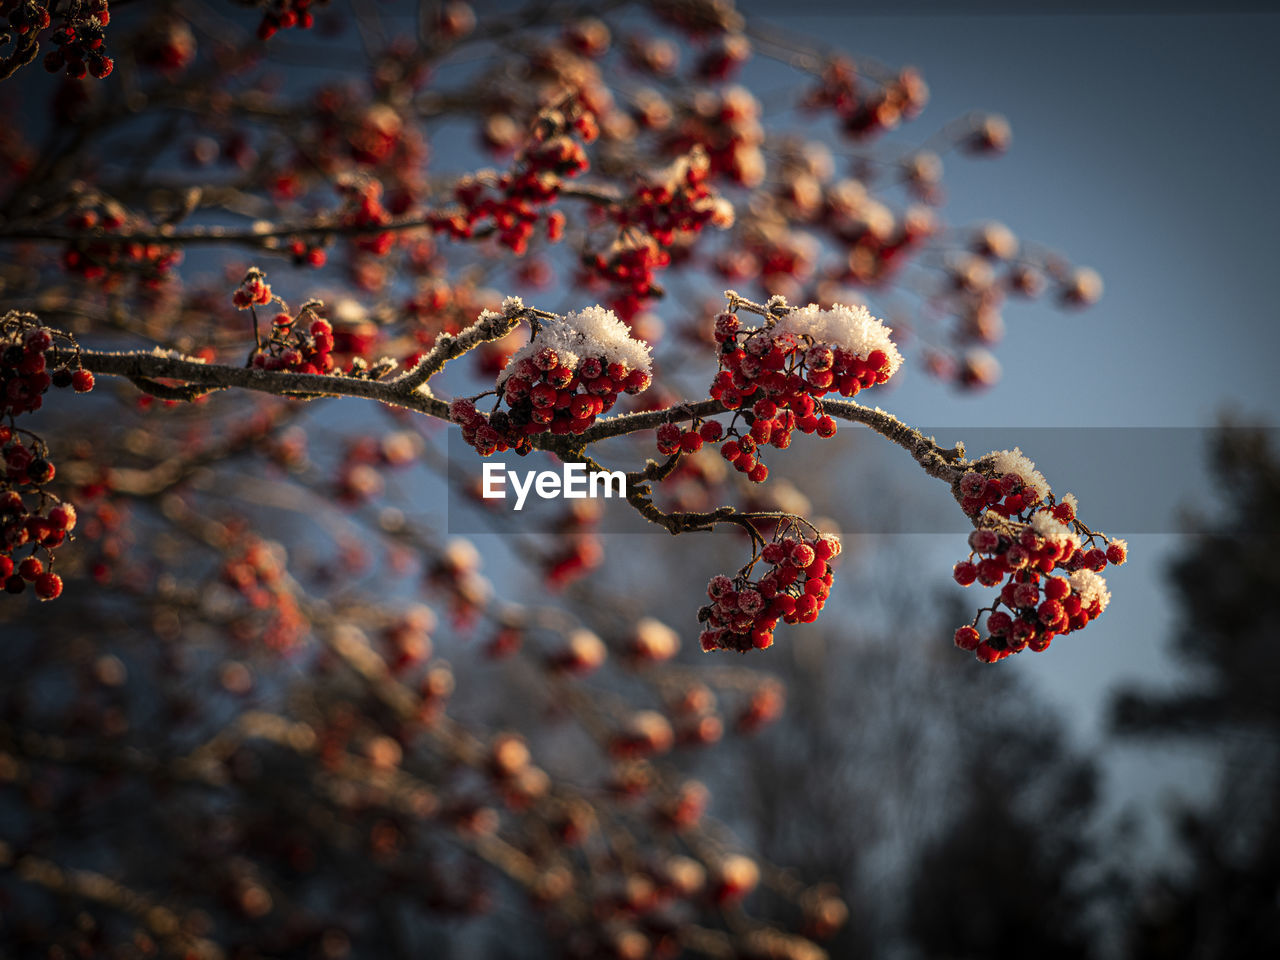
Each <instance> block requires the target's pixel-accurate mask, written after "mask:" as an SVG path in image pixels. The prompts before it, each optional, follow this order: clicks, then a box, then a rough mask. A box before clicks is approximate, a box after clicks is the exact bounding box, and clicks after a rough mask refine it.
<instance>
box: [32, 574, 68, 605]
mask: <svg viewBox="0 0 1280 960" xmlns="http://www.w3.org/2000/svg"><path fill="white" fill-rule="evenodd" d="M61 595H62V578H61V577H60V576H58V575H57V574H56V573H44V574H41V575H40V576H39V577H38V578H37V579H36V596H38V597H39V598H40V599H41V600H53V599H55V598H57V597H59V596H61Z"/></svg>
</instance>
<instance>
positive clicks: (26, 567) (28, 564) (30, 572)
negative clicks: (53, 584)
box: [18, 557, 44, 583]
mask: <svg viewBox="0 0 1280 960" xmlns="http://www.w3.org/2000/svg"><path fill="white" fill-rule="evenodd" d="M42 573H44V564H43V563H41V562H40V558H39V557H27V559H25V560H23V561H22V563H20V564H18V576H20V577H22V579H23V580H26V581H28V582H29V583H34V582H35V580H36V578H37V577H39V576H40V574H42Z"/></svg>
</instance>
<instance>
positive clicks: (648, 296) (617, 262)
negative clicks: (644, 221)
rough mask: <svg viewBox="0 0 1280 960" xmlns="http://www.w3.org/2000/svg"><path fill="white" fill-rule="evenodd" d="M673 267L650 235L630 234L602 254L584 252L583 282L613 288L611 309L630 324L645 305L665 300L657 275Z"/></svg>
mask: <svg viewBox="0 0 1280 960" xmlns="http://www.w3.org/2000/svg"><path fill="white" fill-rule="evenodd" d="M670 265H671V252H670V251H669V250H666V249H664V248H663V247H662V246H661V244H659V243H658V241H657V240H655V239H654V238H653V237H651V236H649V235H648V234H645V233H642V232H640V231H637V230H631V231H627V232H626V233H624V234H623V235H622V236H621V237H619V238H618V239H617V240H615V241H614V242H613V243H612V244H610V245H609V246H608V247H607V248H605V249H604V250H602V251H599V252H597V253H591V252H590V251H583V254H582V267H583V276H582V278H581V279H582V282H583V283H584V284H586V283H591V282H592V281H602V282H603V283H605V284H607V285H608V286H610V287H612V288H613V295H612V296H611V297H610V299H609V305H610V306H611V307H612V308H613V309H614V310H616V311H617V312H618V315H619V316H621V317H622V318H623V319H625V320H626V321H627V322H628V323H630V322H632V321H633V320H634V319H635V318H636V316H637V315H639V313H640V312H641V310H643V309H644V305H645V303H647V302H648V301H649V300H652V299H654V298H655V297H660V296H662V293H663V291H662V287H661V286H659V285H658V282H657V280H656V276H657V272H658V271H659V270H662V269H664V268H666V267H668V266H670Z"/></svg>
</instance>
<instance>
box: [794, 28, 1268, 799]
mask: <svg viewBox="0 0 1280 960" xmlns="http://www.w3.org/2000/svg"><path fill="white" fill-rule="evenodd" d="M802 9H803V8H802ZM785 25H786V26H787V27H788V28H789V29H791V30H793V31H795V32H797V33H803V34H808V35H816V36H821V37H823V38H824V39H825V40H827V41H828V42H830V43H831V44H832V45H833V46H838V47H845V48H848V49H851V50H852V51H854V52H855V53H857V52H863V53H865V54H867V55H870V56H872V57H874V58H876V59H878V60H881V61H883V62H886V63H889V64H899V63H911V64H914V65H916V66H918V67H919V68H920V69H921V70H922V71H923V73H924V75H925V78H926V79H927V80H928V82H929V85H930V88H931V91H932V99H931V102H930V105H929V108H928V110H927V111H926V113H925V115H924V117H923V118H922V119H921V120H919V121H917V123H916V124H915V126H918V127H923V128H925V129H930V128H931V127H932V125H933V124H936V123H942V122H945V120H947V119H949V118H950V117H951V116H954V115H959V114H961V113H964V112H965V111H967V110H970V109H973V108H978V109H986V110H991V111H994V112H998V113H1002V114H1004V115H1005V116H1007V117H1008V118H1009V120H1010V122H1011V124H1012V127H1013V132H1014V141H1013V147H1012V149H1011V150H1010V152H1009V153H1008V155H1006V156H1005V157H1003V158H1001V159H1000V160H999V161H998V162H995V163H984V162H970V161H965V160H961V159H959V158H956V159H952V160H950V161H949V162H948V164H947V176H946V180H945V182H946V184H947V189H948V196H949V198H950V199H949V203H948V214H949V217H950V218H951V219H952V221H953V222H957V223H964V222H966V221H970V220H976V219H983V218H986V217H995V218H997V219H1000V220H1002V221H1003V222H1005V223H1006V224H1007V225H1008V226H1010V227H1011V228H1012V229H1013V230H1014V231H1015V232H1016V233H1018V234H1019V235H1020V236H1022V237H1025V238H1028V239H1035V240H1039V241H1041V242H1044V243H1048V244H1051V245H1052V246H1054V247H1055V248H1057V249H1059V250H1061V251H1062V252H1063V253H1065V254H1067V255H1068V256H1069V257H1071V258H1072V259H1073V260H1074V261H1075V262H1078V263H1082V264H1086V265H1089V266H1092V267H1094V268H1096V269H1097V270H1099V271H1100V272H1101V274H1102V275H1103V278H1104V280H1105V283H1106V293H1105V296H1104V297H1103V299H1102V301H1101V302H1100V303H1099V304H1098V305H1097V306H1095V307H1094V308H1092V309H1091V310H1089V311H1087V312H1083V313H1071V314H1060V313H1057V312H1055V311H1052V310H1050V309H1047V308H1043V307H1041V306H1038V305H1031V306H1021V307H1019V308H1017V309H1016V310H1012V309H1011V310H1010V311H1008V313H1007V317H1006V319H1007V327H1008V332H1007V335H1006V338H1005V341H1004V343H1002V344H1001V346H1000V347H999V350H998V355H999V358H1000V361H1001V363H1002V365H1003V367H1004V377H1003V379H1002V381H1001V382H1000V384H999V385H998V386H997V387H996V388H995V389H993V390H991V391H990V392H988V393H985V394H981V395H977V396H965V397H958V396H956V395H955V394H954V393H953V392H951V391H949V390H948V389H946V388H945V387H944V386H941V385H939V384H935V383H932V382H929V381H927V379H926V378H925V377H922V376H918V375H917V376H914V377H912V378H911V380H910V382H904V383H903V384H902V385H901V387H900V388H899V389H898V390H897V391H896V392H895V394H894V397H893V409H894V411H895V412H896V413H898V414H899V415H901V416H903V417H904V418H905V419H907V420H909V421H913V422H916V423H923V424H930V425H937V426H939V427H942V426H953V427H956V428H965V427H980V426H1028V427H1031V426H1062V427H1097V426H1107V427H1151V426H1167V427H1205V426H1210V425H1212V424H1214V423H1215V422H1216V421H1217V418H1218V416H1219V414H1220V413H1221V412H1222V411H1224V410H1227V409H1234V410H1237V411H1239V412H1242V413H1244V414H1248V415H1254V416H1258V417H1263V418H1265V419H1266V420H1267V422H1269V423H1276V422H1280V390H1277V387H1276V369H1277V362H1276V358H1277V355H1278V354H1280V329H1278V328H1277V323H1276V321H1277V316H1276V308H1275V301H1274V300H1273V299H1272V298H1273V296H1274V295H1275V290H1274V287H1275V284H1274V277H1275V276H1276V270H1275V266H1274V263H1275V256H1276V252H1277V243H1276V234H1275V230H1276V225H1277V223H1278V222H1280V217H1278V215H1280V185H1278V184H1277V180H1276V177H1275V174H1274V164H1275V157H1276V154H1277V136H1278V134H1277V129H1276V125H1275V122H1274V120H1275V107H1276V91H1277V90H1280V62H1278V61H1277V59H1276V58H1275V55H1274V40H1275V37H1276V35H1277V33H1276V28H1277V26H1278V25H1280V18H1277V17H1276V16H1275V15H1218V16H1203V15H1177V16H1174V15H1168V16H1155V15H1147V16H1096V15H1095V16H1062V15H1057V16H945V17H944V16H933V15H929V16H913V17H891V16H866V17H858V16H831V15H825V14H824V15H816V14H810V15H801V16H792V17H790V18H789V19H788V20H787V21H786V24H785ZM940 411H942V412H941V413H940ZM957 435H959V436H963V429H959V430H957ZM1036 438H1037V435H1036V434H1035V433H1034V432H1032V433H1031V434H1030V439H1029V440H1028V443H1027V445H1026V449H1027V452H1028V453H1029V454H1030V455H1031V456H1033V457H1036V456H1037V451H1036V449H1035V440H1036ZM940 439H944V437H943V435H942V434H940ZM1041 439H1043V437H1041ZM1188 439H1192V435H1191V434H1188ZM1185 453H1186V454H1187V455H1188V458H1189V462H1188V463H1187V468H1186V472H1185V473H1182V472H1179V471H1177V470H1169V471H1163V472H1162V474H1163V480H1160V479H1159V478H1157V480H1156V481H1155V482H1157V483H1160V484H1161V487H1160V489H1159V490H1157V491H1155V492H1156V493H1158V494H1161V496H1160V498H1159V499H1160V501H1161V503H1162V504H1163V505H1164V506H1163V507H1162V509H1165V510H1167V511H1168V514H1169V515H1168V525H1167V527H1165V529H1167V530H1170V531H1172V530H1176V529H1178V519H1177V516H1176V514H1175V510H1174V508H1173V507H1174V505H1175V504H1182V505H1184V506H1194V505H1195V504H1196V503H1197V502H1199V501H1200V500H1201V498H1202V497H1203V495H1204V491H1205V485H1204V478H1203V474H1202V473H1201V471H1200V467H1199V465H1198V464H1197V463H1196V462H1195V461H1196V459H1197V457H1198V456H1199V450H1196V449H1194V448H1192V449H1188V450H1186V451H1185ZM1108 467H1109V462H1108V460H1107V458H1105V457H1101V456H1100V457H1097V458H1094V459H1091V458H1089V457H1088V456H1086V457H1084V458H1082V460H1081V461H1080V462H1076V463H1073V464H1072V465H1071V468H1070V472H1071V473H1072V474H1074V476H1069V477H1066V478H1063V477H1058V478H1057V482H1056V483H1055V486H1057V485H1058V484H1061V483H1063V482H1064V481H1065V487H1066V489H1070V488H1071V483H1072V482H1076V483H1078V484H1081V485H1083V484H1085V483H1088V484H1089V485H1091V486H1094V487H1097V488H1099V489H1102V490H1105V489H1106V483H1107V477H1108V472H1107V471H1108ZM1118 479H1120V480H1122V481H1123V480H1126V479H1128V478H1127V477H1124V476H1122V477H1121V478H1118ZM1050 480H1051V481H1055V477H1054V476H1052V475H1051V476H1050ZM1059 489H1061V487H1059ZM1082 507H1083V512H1084V513H1085V514H1086V515H1087V513H1088V508H1089V503H1088V502H1087V501H1085V502H1083V503H1082ZM1148 519H1149V518H1148ZM1157 526H1158V524H1157ZM1108 532H1115V533H1123V532H1125V531H1123V530H1119V529H1117V530H1109V531H1108ZM912 539H913V540H915V541H916V545H917V546H918V547H919V548H920V549H922V550H923V551H925V552H926V553H927V554H928V555H929V556H931V557H934V556H936V559H937V562H938V563H945V562H947V561H948V557H950V556H951V554H954V552H955V551H954V549H948V547H947V545H946V544H945V543H944V542H942V538H935V537H919V538H912ZM1130 540H1131V545H1132V555H1133V560H1132V562H1131V563H1130V564H1129V565H1127V566H1126V567H1125V568H1123V569H1121V570H1116V571H1114V575H1113V576H1112V577H1111V582H1112V585H1113V590H1112V593H1113V598H1114V599H1113V602H1112V606H1111V608H1110V609H1109V610H1108V612H1107V614H1106V616H1105V617H1104V618H1103V619H1102V620H1101V621H1099V622H1098V623H1097V624H1094V625H1091V626H1090V628H1089V629H1088V630H1086V631H1084V632H1082V633H1081V634H1079V635H1077V636H1073V637H1071V638H1069V642H1065V641H1064V642H1061V643H1059V644H1056V645H1055V646H1054V648H1053V649H1052V650H1050V651H1049V652H1048V653H1046V654H1044V655H1042V656H1038V657H1018V658H1015V662H1014V663H1011V664H1010V667H1011V668H1012V669H1017V670H1019V671H1021V672H1022V673H1023V674H1024V675H1025V676H1026V679H1028V680H1029V681H1031V682H1032V683H1034V684H1036V685H1037V686H1039V687H1040V688H1041V689H1042V690H1044V692H1045V694H1046V695H1048V696H1050V697H1051V698H1053V699H1054V700H1056V701H1057V702H1059V703H1060V704H1062V705H1063V706H1064V707H1066V708H1067V709H1068V711H1069V715H1070V716H1071V717H1072V718H1073V720H1074V722H1075V725H1076V728H1077V733H1078V735H1079V736H1080V737H1081V738H1083V739H1086V740H1091V739H1092V738H1094V737H1097V736H1099V735H1100V734H1101V731H1102V724H1103V720H1104V713H1103V711H1104V708H1105V705H1106V701H1107V697H1108V696H1109V694H1110V692H1111V691H1112V690H1113V689H1114V688H1115V686H1116V685H1118V684H1120V683H1123V682H1133V681H1148V682H1153V683H1167V682H1174V681H1176V680H1177V679H1178V677H1179V674H1178V672H1177V670H1176V668H1175V667H1174V665H1173V664H1171V663H1170V662H1169V661H1168V659H1167V658H1166V657H1165V655H1164V645H1165V642H1166V638H1167V637H1168V635H1169V633H1170V630H1171V628H1172V626H1173V612H1172V610H1171V609H1170V607H1169V604H1170V599H1171V598H1170V597H1169V595H1168V593H1167V591H1166V590H1165V586H1164V565H1165V563H1166V561H1167V558H1168V557H1169V556H1170V554H1171V553H1172V552H1173V551H1175V550H1177V549H1178V548H1179V546H1180V545H1181V544H1182V543H1183V542H1184V541H1183V540H1182V538H1180V537H1178V536H1173V535H1143V536H1136V537H1131V538H1130ZM1106 756H1107V758H1108V766H1109V769H1110V771H1111V773H1112V782H1113V785H1114V786H1115V787H1116V791H1115V799H1116V800H1117V801H1118V802H1120V801H1142V802H1144V803H1145V802H1150V801H1153V800H1158V799H1159V798H1160V797H1162V796H1163V795H1164V794H1165V792H1166V791H1167V789H1168V788H1169V787H1170V786H1177V787H1179V788H1180V789H1190V788H1192V787H1194V786H1195V785H1196V784H1197V781H1199V788H1200V789H1201V790H1203V789H1204V786H1205V784H1204V781H1203V778H1202V774H1203V771H1204V767H1203V762H1202V761H1203V758H1202V757H1198V756H1196V755H1193V754H1190V753H1163V754H1159V753H1157V754H1148V755H1146V756H1143V757H1139V756H1138V755H1137V754H1136V753H1135V752H1134V751H1132V750H1126V749H1123V748H1112V749H1110V750H1109V751H1108V753H1107V754H1106Z"/></svg>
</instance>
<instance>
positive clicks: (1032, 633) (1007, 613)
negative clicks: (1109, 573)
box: [953, 448, 1128, 663]
mask: <svg viewBox="0 0 1280 960" xmlns="http://www.w3.org/2000/svg"><path fill="white" fill-rule="evenodd" d="M989 462H990V467H989V472H987V473H981V472H978V471H977V470H971V471H969V472H968V473H966V474H964V475H963V476H962V477H961V478H960V481H959V491H960V496H961V503H962V506H963V509H964V510H965V511H966V512H967V513H970V514H971V515H978V514H981V515H980V516H978V517H977V522H978V524H979V525H978V526H977V528H976V529H975V530H974V531H973V533H971V534H970V535H969V548H970V551H971V552H970V554H969V558H968V559H966V560H962V561H961V562H960V563H957V564H956V565H955V570H954V572H953V576H954V578H955V580H956V582H957V583H959V584H960V585H961V586H965V587H967V586H969V585H971V584H973V583H975V582H977V583H980V584H982V585H983V586H986V587H994V586H998V585H999V586H1000V593H999V595H998V596H997V598H996V600H995V601H994V602H993V603H992V605H991V606H990V607H986V608H984V611H985V612H986V613H987V618H986V633H987V636H985V637H984V636H983V635H982V633H980V632H979V630H978V626H977V624H978V618H975V619H974V622H973V623H972V624H969V625H966V626H962V627H960V628H959V629H957V630H956V632H955V643H956V646H958V647H960V648H961V649H962V650H970V651H973V652H974V653H975V654H976V656H977V657H978V659H979V660H981V661H983V662H984V663H994V662H995V661H997V660H1002V659H1004V658H1005V657H1007V656H1009V655H1010V654H1014V653H1019V652H1020V651H1022V650H1026V649H1030V650H1033V651H1036V652H1040V651H1043V650H1046V649H1048V647H1049V644H1050V642H1051V641H1052V640H1053V638H1054V637H1056V636H1059V635H1061V634H1066V633H1072V632H1074V631H1076V630H1079V629H1080V628H1082V627H1084V626H1085V625H1087V624H1088V623H1089V622H1090V621H1092V620H1095V619H1097V618H1098V616H1099V615H1101V613H1102V612H1103V610H1105V609H1106V607H1107V603H1108V602H1109V601H1110V599H1111V594H1110V592H1109V591H1108V589H1107V584H1106V581H1105V580H1104V579H1103V578H1102V577H1101V576H1099V574H1100V573H1101V572H1102V571H1103V570H1105V569H1106V568H1107V566H1108V565H1109V564H1114V565H1119V564H1122V563H1124V562H1125V560H1126V559H1127V556H1128V545H1127V544H1126V543H1125V541H1123V540H1120V539H1110V540H1108V539H1107V538H1106V537H1104V536H1102V535H1101V534H1097V533H1093V532H1091V531H1089V530H1088V528H1086V527H1085V526H1084V525H1083V524H1082V523H1080V522H1079V521H1078V520H1077V519H1076V503H1075V498H1074V497H1072V496H1071V495H1070V494H1068V495H1066V496H1065V497H1063V498H1062V500H1061V501H1055V499H1054V498H1053V496H1052V494H1051V493H1050V492H1049V489H1048V484H1047V483H1045V480H1044V477H1043V476H1042V475H1041V474H1040V473H1039V471H1037V470H1036V469H1035V464H1033V463H1032V462H1031V461H1030V460H1028V459H1027V458H1026V457H1025V456H1023V455H1022V453H1021V451H1019V450H1017V449H1016V448H1015V449H1014V450H1005V451H1000V452H998V453H996V454H993V455H992V458H991V459H990V461H989ZM984 511H985V512H984ZM1082 537H1083V538H1084V539H1083V540H1082V539H1081V538H1082ZM1099 543H1100V544H1101V545H1097V544H1099ZM1055 571H1059V572H1058V573H1055ZM1001 608H1003V609H1001ZM984 611H979V616H980V615H981V613H982V612H984Z"/></svg>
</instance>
